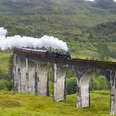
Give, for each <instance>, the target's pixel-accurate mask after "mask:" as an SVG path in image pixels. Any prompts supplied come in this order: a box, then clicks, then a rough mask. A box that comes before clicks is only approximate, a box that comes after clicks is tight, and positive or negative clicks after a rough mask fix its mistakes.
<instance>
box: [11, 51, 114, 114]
mask: <svg viewBox="0 0 116 116" xmlns="http://www.w3.org/2000/svg"><path fill="white" fill-rule="evenodd" d="M50 68H51V69H52V71H53V85H54V87H53V96H54V101H56V102H58V101H62V100H64V99H65V96H66V95H65V93H66V90H65V85H66V84H65V83H66V72H67V69H71V70H72V72H73V73H74V75H75V76H76V79H77V103H76V106H77V108H83V107H89V106H90V91H89V82H90V79H91V78H92V74H93V72H99V73H101V74H102V75H104V76H105V77H106V79H107V80H108V83H109V86H110V89H111V92H110V114H116V63H114V62H103V61H94V60H82V59H72V60H59V59H54V58H51V59H49V58H45V57H44V58H42V57H38V56H37V55H35V54H34V55H33V54H29V53H24V52H23V51H18V50H15V51H14V55H13V79H14V87H15V88H16V90H17V91H18V92H25V93H32V94H36V95H38V96H48V95H49V90H48V81H49V69H50Z"/></svg>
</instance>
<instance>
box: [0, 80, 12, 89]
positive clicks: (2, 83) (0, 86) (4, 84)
mask: <svg viewBox="0 0 116 116" xmlns="http://www.w3.org/2000/svg"><path fill="white" fill-rule="evenodd" d="M12 88H13V84H12V82H9V81H7V80H1V81H0V90H3V89H4V90H11V89H12Z"/></svg>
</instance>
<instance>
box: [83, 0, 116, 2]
mask: <svg viewBox="0 0 116 116" xmlns="http://www.w3.org/2000/svg"><path fill="white" fill-rule="evenodd" d="M85 1H91V2H94V1H95V0H85ZM113 1H114V2H116V0H113Z"/></svg>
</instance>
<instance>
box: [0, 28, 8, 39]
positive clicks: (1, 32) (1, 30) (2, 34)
mask: <svg viewBox="0 0 116 116" xmlns="http://www.w3.org/2000/svg"><path fill="white" fill-rule="evenodd" d="M6 34H7V30H6V29H4V27H0V38H4V37H5V36H6Z"/></svg>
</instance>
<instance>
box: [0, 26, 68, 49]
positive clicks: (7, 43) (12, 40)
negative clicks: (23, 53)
mask: <svg viewBox="0 0 116 116" xmlns="http://www.w3.org/2000/svg"><path fill="white" fill-rule="evenodd" d="M6 33H7V30H6V29H4V28H3V27H2V28H0V49H1V50H3V51H4V50H7V49H12V48H16V47H18V48H22V47H28V48H46V49H48V48H53V49H62V50H65V51H68V47H67V44H66V43H65V42H63V41H62V40H59V39H58V38H55V37H52V36H46V35H45V36H43V37H41V38H39V39H38V38H34V37H27V36H23V37H21V36H20V35H15V36H10V37H6Z"/></svg>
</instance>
